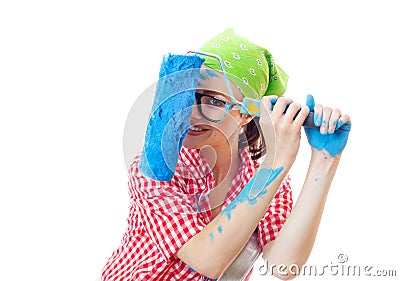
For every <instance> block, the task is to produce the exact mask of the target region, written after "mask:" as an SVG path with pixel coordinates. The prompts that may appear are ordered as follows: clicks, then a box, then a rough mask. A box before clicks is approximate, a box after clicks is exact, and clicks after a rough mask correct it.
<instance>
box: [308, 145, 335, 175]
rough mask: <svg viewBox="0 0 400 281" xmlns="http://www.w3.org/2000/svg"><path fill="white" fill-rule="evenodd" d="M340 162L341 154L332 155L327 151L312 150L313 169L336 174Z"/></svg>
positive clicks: (311, 162)
mask: <svg viewBox="0 0 400 281" xmlns="http://www.w3.org/2000/svg"><path fill="white" fill-rule="evenodd" d="M339 162H340V155H337V156H335V157H332V156H331V155H329V154H328V153H327V152H326V151H324V150H322V151H319V150H316V149H313V150H312V154H311V161H310V167H309V169H310V170H311V169H312V170H318V171H319V172H321V173H331V174H334V173H335V172H336V169H337V167H338V165H339Z"/></svg>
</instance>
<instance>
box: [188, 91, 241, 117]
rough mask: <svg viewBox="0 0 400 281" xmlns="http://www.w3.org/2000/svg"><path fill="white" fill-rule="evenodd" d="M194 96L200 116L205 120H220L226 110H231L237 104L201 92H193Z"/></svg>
mask: <svg viewBox="0 0 400 281" xmlns="http://www.w3.org/2000/svg"><path fill="white" fill-rule="evenodd" d="M195 97H196V103H197V105H198V110H199V112H200V114H201V116H203V117H204V118H205V119H206V120H208V121H211V122H215V123H219V122H222V121H223V120H224V119H225V116H226V114H227V113H228V111H229V110H232V108H233V107H234V106H235V105H238V104H232V103H229V102H226V101H224V100H221V99H219V98H217V97H214V96H211V95H208V94H202V93H198V92H196V93H195ZM239 106H240V105H239Z"/></svg>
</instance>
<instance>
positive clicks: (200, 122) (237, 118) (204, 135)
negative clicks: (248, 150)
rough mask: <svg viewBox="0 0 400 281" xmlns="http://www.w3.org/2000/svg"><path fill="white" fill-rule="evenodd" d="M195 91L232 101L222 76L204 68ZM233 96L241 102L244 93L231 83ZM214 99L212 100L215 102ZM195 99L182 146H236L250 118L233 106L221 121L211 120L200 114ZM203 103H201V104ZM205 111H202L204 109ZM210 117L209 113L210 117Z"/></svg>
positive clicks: (221, 147)
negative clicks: (240, 133) (242, 129)
mask: <svg viewBox="0 0 400 281" xmlns="http://www.w3.org/2000/svg"><path fill="white" fill-rule="evenodd" d="M198 85H199V86H198V88H197V90H196V92H197V93H198V94H200V95H202V94H203V95H208V96H211V97H215V98H217V99H218V100H221V101H225V102H227V103H230V104H233V102H232V100H231V98H230V97H229V93H228V90H227V86H226V84H225V80H224V78H223V76H222V75H221V74H220V73H218V72H216V71H212V70H210V69H209V68H206V67H203V68H202V70H201V74H200V78H199V84H198ZM230 86H231V89H232V92H233V95H234V97H235V98H236V99H237V100H238V101H242V99H243V96H242V94H241V93H240V91H239V89H238V88H237V87H235V86H234V85H233V84H230ZM218 100H213V101H212V103H213V104H215V103H218ZM199 106H200V105H198V104H197V102H196V103H195V104H194V106H193V110H192V115H191V116H190V125H191V128H190V129H189V131H188V132H187V135H186V137H185V139H184V141H183V145H184V146H185V147H188V148H192V149H201V148H202V147H204V146H212V147H213V148H214V149H216V150H221V149H230V146H231V145H235V146H236V147H237V142H238V136H239V132H240V129H241V128H242V127H243V126H244V125H245V124H247V123H248V122H249V121H250V120H251V117H249V116H247V115H242V114H240V107H239V106H235V107H233V109H232V110H229V111H228V112H227V114H226V116H225V118H224V119H223V121H221V122H212V121H209V120H207V119H206V118H204V117H203V116H202V114H201V113H200V110H199ZM202 108H205V107H204V103H203V107H202ZM203 113H205V110H203ZM209 117H210V116H209Z"/></svg>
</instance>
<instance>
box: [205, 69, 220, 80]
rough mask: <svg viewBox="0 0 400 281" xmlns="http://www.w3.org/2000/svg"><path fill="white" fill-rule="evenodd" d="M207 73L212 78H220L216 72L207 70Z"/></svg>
mask: <svg viewBox="0 0 400 281" xmlns="http://www.w3.org/2000/svg"><path fill="white" fill-rule="evenodd" d="M206 73H207V74H208V76H210V77H217V78H219V76H218V74H217V73H216V71H215V70H211V69H208V68H206Z"/></svg>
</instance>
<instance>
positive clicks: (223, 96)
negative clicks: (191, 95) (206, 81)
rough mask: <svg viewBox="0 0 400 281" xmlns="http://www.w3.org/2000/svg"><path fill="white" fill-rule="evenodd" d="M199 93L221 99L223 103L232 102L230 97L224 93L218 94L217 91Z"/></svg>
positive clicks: (201, 90) (200, 90)
mask: <svg viewBox="0 0 400 281" xmlns="http://www.w3.org/2000/svg"><path fill="white" fill-rule="evenodd" d="M198 91H199V92H200V93H203V94H205V95H209V96H213V97H216V98H218V99H221V100H222V101H225V102H228V103H230V102H231V101H230V98H229V96H228V95H226V94H223V93H220V92H216V91H213V90H206V89H199V90H198ZM222 98H224V99H222ZM225 99H229V100H225Z"/></svg>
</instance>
